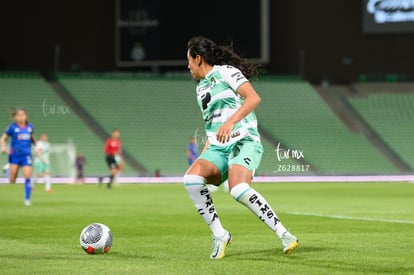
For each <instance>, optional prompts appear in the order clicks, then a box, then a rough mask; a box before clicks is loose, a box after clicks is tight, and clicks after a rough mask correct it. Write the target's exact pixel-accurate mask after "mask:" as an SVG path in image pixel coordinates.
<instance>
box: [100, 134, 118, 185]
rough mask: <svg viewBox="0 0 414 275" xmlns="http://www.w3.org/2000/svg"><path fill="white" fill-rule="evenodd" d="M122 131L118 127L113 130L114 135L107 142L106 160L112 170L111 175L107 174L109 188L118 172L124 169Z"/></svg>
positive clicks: (101, 180)
mask: <svg viewBox="0 0 414 275" xmlns="http://www.w3.org/2000/svg"><path fill="white" fill-rule="evenodd" d="M120 138H121V132H120V131H119V130H118V129H114V130H113V131H112V135H111V137H110V138H108V139H107V140H106V142H105V147H104V151H105V155H106V157H105V160H106V163H107V165H108V167H109V170H110V175H109V176H107V178H109V181H108V183H107V188H108V189H110V188H111V185H112V183H113V182H114V180H115V178H116V176H117V175H118V173H119V172H120V171H121V170H122V169H123V159H122V155H121V140H120ZM103 178H104V177H100V178H99V185H101V184H102V182H103Z"/></svg>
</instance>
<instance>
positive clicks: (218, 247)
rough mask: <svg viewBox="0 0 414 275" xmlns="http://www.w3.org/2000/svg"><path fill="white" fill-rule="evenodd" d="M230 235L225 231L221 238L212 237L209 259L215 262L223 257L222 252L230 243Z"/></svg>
mask: <svg viewBox="0 0 414 275" xmlns="http://www.w3.org/2000/svg"><path fill="white" fill-rule="evenodd" d="M231 240H232V238H231V234H230V233H229V232H227V231H226V234H224V236H223V237H221V238H217V237H214V236H213V245H212V246H213V251H212V252H211V255H210V259H213V260H217V259H221V258H223V257H224V256H225V254H224V251H225V250H226V248H227V246H229V245H230V243H231Z"/></svg>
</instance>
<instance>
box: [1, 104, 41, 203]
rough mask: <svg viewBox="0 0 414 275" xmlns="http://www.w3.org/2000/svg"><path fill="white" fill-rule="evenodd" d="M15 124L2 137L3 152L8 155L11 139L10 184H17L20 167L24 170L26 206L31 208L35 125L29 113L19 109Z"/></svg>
mask: <svg viewBox="0 0 414 275" xmlns="http://www.w3.org/2000/svg"><path fill="white" fill-rule="evenodd" d="M13 118H14V122H13V123H11V124H10V125H9V126H8V127H7V129H6V132H5V133H4V134H3V135H2V136H1V139H0V142H1V152H2V153H3V154H5V153H6V140H7V138H8V137H10V138H11V144H10V152H9V163H10V183H15V182H16V178H17V173H18V170H19V167H21V168H22V170H23V176H24V178H25V197H24V198H25V205H26V206H30V205H31V202H30V195H31V191H32V186H31V183H30V177H31V175H32V143H33V144H34V145H35V146H36V138H35V137H34V135H33V131H34V129H33V125H32V124H31V123H29V122H28V120H27V112H26V110H25V109H23V108H17V109H16V110H15V111H14V112H13Z"/></svg>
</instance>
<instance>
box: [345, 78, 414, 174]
mask: <svg viewBox="0 0 414 275" xmlns="http://www.w3.org/2000/svg"><path fill="white" fill-rule="evenodd" d="M387 86H388V88H389V89H388V90H387V91H384V90H383V89H384V87H387ZM393 86H394V88H393V87H391V86H389V85H382V89H378V85H371V84H357V85H355V87H354V88H355V89H356V90H357V91H358V95H356V96H348V100H349V102H350V104H351V105H352V106H353V107H354V108H355V110H357V112H358V113H359V114H360V115H361V117H362V118H363V119H365V121H366V122H367V123H368V124H369V125H370V126H371V127H372V128H373V129H374V130H375V131H376V132H377V133H378V135H379V136H380V137H381V138H382V139H383V140H384V142H385V143H386V144H387V145H388V146H390V147H391V148H392V149H393V150H394V151H395V152H397V153H398V155H399V156H401V158H402V159H403V160H404V161H405V162H406V163H408V164H409V165H410V166H411V167H412V168H413V167H414V154H413V153H412V151H413V150H412V148H413V143H412V137H413V136H414V127H413V121H414V91H413V90H412V88H411V93H410V92H404V93H399V92H395V91H396V90H395V85H393ZM411 87H412V86H411ZM373 89H374V90H376V91H377V92H376V93H375V92H373V91H372V90H373ZM384 92H386V93H384Z"/></svg>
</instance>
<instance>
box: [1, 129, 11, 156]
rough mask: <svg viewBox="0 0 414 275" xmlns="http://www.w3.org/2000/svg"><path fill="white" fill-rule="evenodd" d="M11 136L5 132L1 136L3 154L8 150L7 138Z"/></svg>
mask: <svg viewBox="0 0 414 275" xmlns="http://www.w3.org/2000/svg"><path fill="white" fill-rule="evenodd" d="M8 137H9V136H8V135H7V134H6V133H3V135H2V136H1V138H0V143H1V152H2V153H3V154H5V153H6V152H7V144H6V140H7V138H8Z"/></svg>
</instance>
